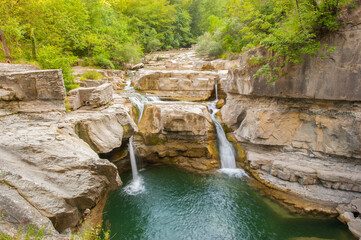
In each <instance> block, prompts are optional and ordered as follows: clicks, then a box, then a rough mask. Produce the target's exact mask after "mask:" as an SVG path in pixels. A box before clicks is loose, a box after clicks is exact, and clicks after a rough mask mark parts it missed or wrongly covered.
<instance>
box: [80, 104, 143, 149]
mask: <svg viewBox="0 0 361 240" xmlns="http://www.w3.org/2000/svg"><path fill="white" fill-rule="evenodd" d="M77 119H79V117H77ZM136 129H137V126H136V125H135V123H134V121H133V120H132V119H131V117H130V116H129V114H128V113H126V112H125V111H118V112H117V113H109V114H96V113H94V114H92V115H91V116H86V117H85V118H83V119H79V120H77V122H76V123H75V132H76V133H77V134H78V136H79V137H80V138H81V139H83V140H84V141H85V142H86V143H88V144H89V146H90V147H91V148H92V149H93V150H94V151H95V152H97V153H108V152H110V151H112V150H113V149H115V148H118V147H120V146H121V144H122V140H123V138H124V137H125V135H127V136H126V137H127V138H129V137H130V136H131V135H133V133H134V131H136Z"/></svg>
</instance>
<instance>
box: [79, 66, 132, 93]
mask: <svg viewBox="0 0 361 240" xmlns="http://www.w3.org/2000/svg"><path fill="white" fill-rule="evenodd" d="M73 70H74V72H73V73H72V74H73V75H74V76H76V79H75V82H76V83H78V84H79V85H80V86H81V87H85V88H88V87H97V86H100V85H102V84H104V83H111V84H112V86H113V89H114V90H122V89H123V88H124V86H125V85H126V80H125V79H126V76H125V75H126V74H125V72H124V71H122V70H108V69H89V68H83V67H74V68H73ZM89 71H90V72H95V73H96V74H97V75H98V76H99V79H96V80H95V79H86V78H84V77H83V75H84V74H86V73H87V72H89Z"/></svg>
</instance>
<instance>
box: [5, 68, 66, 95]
mask: <svg viewBox="0 0 361 240" xmlns="http://www.w3.org/2000/svg"><path fill="white" fill-rule="evenodd" d="M0 90H1V91H0V100H5V101H11V100H17V101H19V100H20V101H32V100H46V101H48V100H64V98H65V88H64V82H63V75H62V72H61V70H35V71H27V72H10V73H5V74H3V75H0Z"/></svg>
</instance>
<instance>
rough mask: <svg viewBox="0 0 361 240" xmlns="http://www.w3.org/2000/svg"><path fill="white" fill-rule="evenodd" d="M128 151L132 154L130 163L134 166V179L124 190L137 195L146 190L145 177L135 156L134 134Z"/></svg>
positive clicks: (130, 139)
mask: <svg viewBox="0 0 361 240" xmlns="http://www.w3.org/2000/svg"><path fill="white" fill-rule="evenodd" d="M128 151H129V156H130V164H131V166H132V174H133V180H132V181H131V182H130V184H128V185H127V186H126V187H125V188H124V191H125V192H126V193H127V194H129V195H137V194H139V193H142V192H144V191H145V187H144V184H143V179H142V177H141V176H139V173H138V168H137V161H136V158H135V153H134V147H133V136H132V137H130V138H129V145H128Z"/></svg>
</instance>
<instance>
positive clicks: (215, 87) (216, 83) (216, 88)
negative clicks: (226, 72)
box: [214, 78, 218, 101]
mask: <svg viewBox="0 0 361 240" xmlns="http://www.w3.org/2000/svg"><path fill="white" fill-rule="evenodd" d="M214 90H215V91H216V100H217V101H218V81H217V78H215V79H214Z"/></svg>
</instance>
